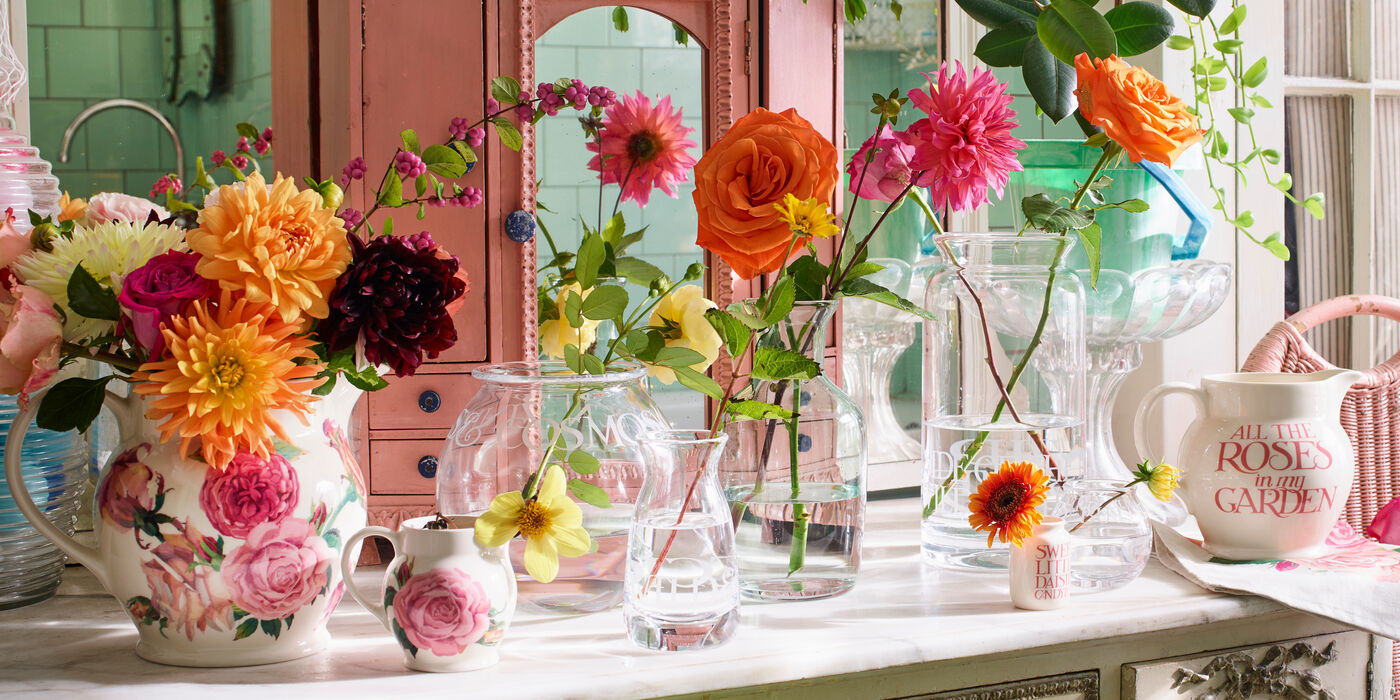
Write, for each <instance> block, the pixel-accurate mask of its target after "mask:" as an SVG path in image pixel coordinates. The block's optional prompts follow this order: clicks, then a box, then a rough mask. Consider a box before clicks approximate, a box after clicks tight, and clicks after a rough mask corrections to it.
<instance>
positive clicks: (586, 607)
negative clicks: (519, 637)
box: [510, 529, 627, 614]
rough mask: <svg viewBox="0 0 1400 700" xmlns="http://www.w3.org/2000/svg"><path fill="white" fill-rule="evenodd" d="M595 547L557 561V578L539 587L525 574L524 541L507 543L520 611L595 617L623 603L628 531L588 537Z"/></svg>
mask: <svg viewBox="0 0 1400 700" xmlns="http://www.w3.org/2000/svg"><path fill="white" fill-rule="evenodd" d="M588 534H589V535H590V536H591V537H592V538H593V541H594V542H595V543H596V544H597V545H598V546H597V549H596V550H595V551H592V552H589V553H588V554H585V555H583V556H581V557H560V559H559V575H558V576H556V577H555V579H554V580H553V581H552V582H550V583H540V582H539V581H536V580H535V579H533V578H531V577H530V575H529V574H527V573H525V541H524V540H523V539H514V540H511V541H510V561H511V564H512V565H513V566H514V567H515V572H516V573H515V581H516V586H517V589H518V591H519V594H518V595H519V606H520V609H521V610H529V611H530V612H547V613H555V614H559V613H565V614H567V613H577V614H583V613H594V612H600V611H603V610H607V609H608V608H611V607H614V606H616V605H617V604H618V603H620V602H622V571H623V568H624V566H625V565H626V563H627V530H626V529H623V530H621V531H614V532H611V533H608V534H604V535H599V534H597V533H595V532H589V533H588Z"/></svg>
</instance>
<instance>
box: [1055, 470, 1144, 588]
mask: <svg viewBox="0 0 1400 700" xmlns="http://www.w3.org/2000/svg"><path fill="white" fill-rule="evenodd" d="M1052 512H1053V513H1054V514H1055V515H1057V516H1059V517H1060V518H1061V519H1063V520H1064V521H1065V529H1066V530H1067V531H1069V534H1070V572H1071V575H1070V582H1071V585H1073V586H1074V588H1075V589H1076V590H1084V591H1108V590H1112V589H1114V588H1119V587H1121V586H1125V585H1127V584H1128V583H1129V582H1131V581H1132V580H1133V579H1135V578H1137V577H1138V574H1141V573H1142V570H1143V568H1144V567H1146V566H1147V557H1148V555H1150V554H1151V553H1152V524H1151V523H1150V522H1148V519H1147V513H1146V512H1145V511H1144V510H1143V509H1142V505H1141V504H1140V503H1138V500H1137V497H1136V496H1135V495H1134V493H1133V491H1132V489H1125V488H1123V485H1122V483H1121V482H1114V481H1109V480H1105V479H1083V480H1079V481H1074V482H1070V483H1068V484H1065V485H1064V488H1063V489H1062V492H1061V498H1060V500H1059V502H1058V503H1057V504H1056V506H1055V508H1054V510H1053V511H1052Z"/></svg>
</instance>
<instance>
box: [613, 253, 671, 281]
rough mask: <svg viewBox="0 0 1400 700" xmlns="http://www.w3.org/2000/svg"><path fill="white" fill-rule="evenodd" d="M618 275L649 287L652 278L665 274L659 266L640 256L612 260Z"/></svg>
mask: <svg viewBox="0 0 1400 700" xmlns="http://www.w3.org/2000/svg"><path fill="white" fill-rule="evenodd" d="M613 271H614V272H616V273H617V276H618V277H622V278H624V279H626V280H627V281H628V282H631V283H632V284H635V285H638V286H641V287H650V286H651V283H652V280H655V279H656V278H658V277H660V276H662V275H664V274H666V272H665V271H664V270H662V269H661V268H659V267H657V266H655V265H653V264H651V263H649V262H647V261H645V260H642V259H640V258H618V259H617V260H615V261H613Z"/></svg>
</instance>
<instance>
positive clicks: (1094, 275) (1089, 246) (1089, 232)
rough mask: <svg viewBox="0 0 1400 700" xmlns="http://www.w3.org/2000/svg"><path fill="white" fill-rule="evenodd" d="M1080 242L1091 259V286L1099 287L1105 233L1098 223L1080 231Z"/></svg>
mask: <svg viewBox="0 0 1400 700" xmlns="http://www.w3.org/2000/svg"><path fill="white" fill-rule="evenodd" d="M1075 233H1078V234H1079V242H1080V243H1082V244H1083V245H1084V255H1085V257H1087V258H1088V259H1089V286H1090V287H1092V288H1094V289H1098V287H1099V265H1100V263H1101V261H1102V258H1103V231H1102V230H1101V229H1100V228H1099V225H1098V224H1097V223H1092V224H1089V225H1088V226H1085V227H1084V228H1081V229H1078V230H1076V231H1075Z"/></svg>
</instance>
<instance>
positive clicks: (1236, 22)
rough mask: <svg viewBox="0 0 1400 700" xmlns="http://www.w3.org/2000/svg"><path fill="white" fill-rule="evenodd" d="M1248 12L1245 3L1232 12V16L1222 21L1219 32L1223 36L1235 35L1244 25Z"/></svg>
mask: <svg viewBox="0 0 1400 700" xmlns="http://www.w3.org/2000/svg"><path fill="white" fill-rule="evenodd" d="M1246 10H1247V8H1246V7H1245V5H1244V4H1243V3H1241V4H1240V6H1239V7H1236V8H1235V9H1234V10H1231V11H1230V14H1228V15H1225V19H1223V20H1221V22H1220V29H1219V32H1220V33H1221V34H1234V33H1235V32H1236V31H1237V30H1238V29H1239V28H1240V25H1241V24H1244V16H1245V12H1246Z"/></svg>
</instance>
